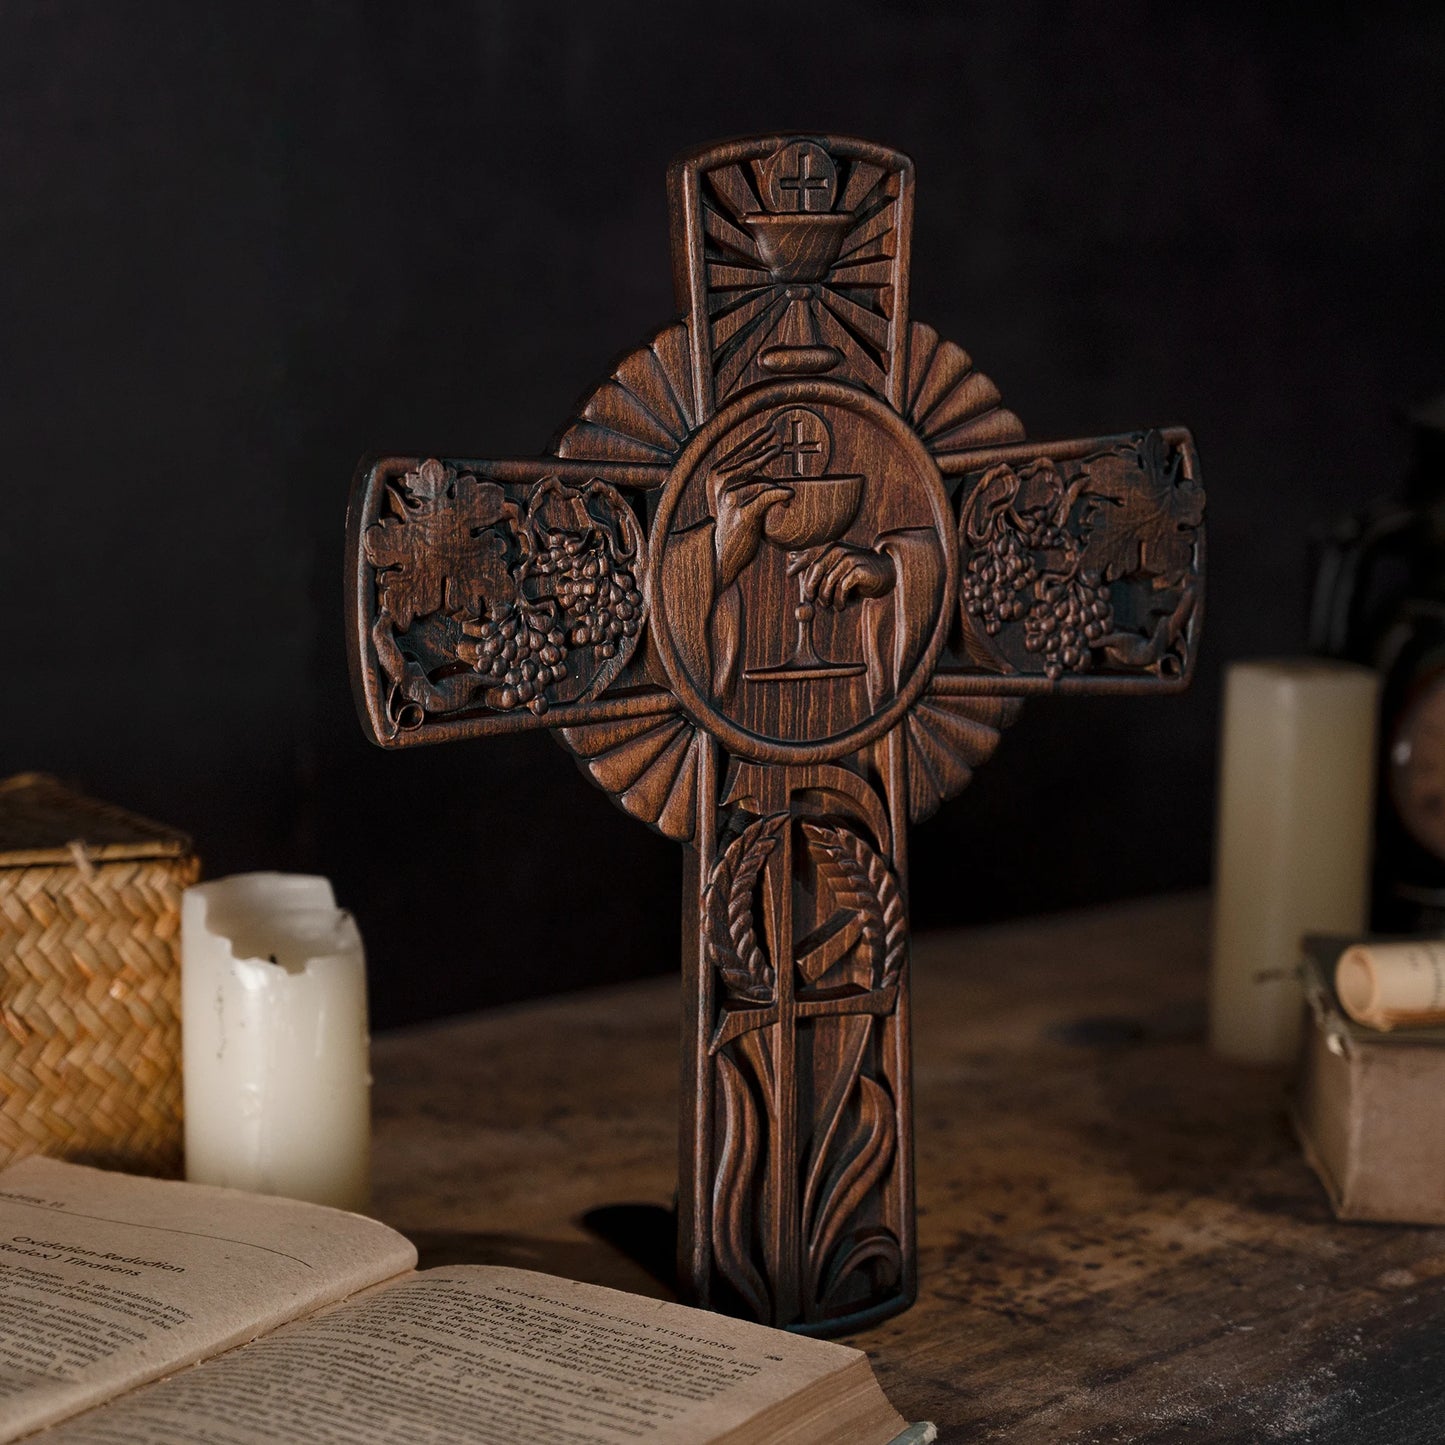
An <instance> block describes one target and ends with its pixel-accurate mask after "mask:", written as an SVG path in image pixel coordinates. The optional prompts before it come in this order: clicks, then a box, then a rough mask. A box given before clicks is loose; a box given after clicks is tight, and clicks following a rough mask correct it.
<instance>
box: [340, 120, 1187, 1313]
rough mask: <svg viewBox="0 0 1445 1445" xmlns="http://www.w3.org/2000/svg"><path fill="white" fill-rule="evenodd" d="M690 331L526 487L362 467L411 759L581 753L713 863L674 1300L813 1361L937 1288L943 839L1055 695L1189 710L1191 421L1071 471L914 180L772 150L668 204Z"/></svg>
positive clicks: (361, 541) (649, 355)
mask: <svg viewBox="0 0 1445 1445" xmlns="http://www.w3.org/2000/svg"><path fill="white" fill-rule="evenodd" d="M668 195H669V205H670V210H671V215H672V244H673V260H674V277H675V282H676V289H677V295H678V302H679V309H680V310H681V312H682V313H683V314H682V317H681V319H679V320H677V321H674V322H672V323H670V324H669V325H666V326H664V327H662V328H661V329H660V330H659V331H658V332H657V333H656V334H655V335H654V336H652V337H651V338H650V339H649V340H648V341H647V342H646V343H645V344H644V345H642V346H640V347H638V348H636V349H634V350H633V351H631V352H629V353H627V354H626V355H625V356H624V357H623V358H622V359H621V360H620V361H619V362H618V363H617V364H616V366H615V368H614V370H613V372H612V373H611V375H610V376H608V377H607V378H606V379H605V380H604V381H603V382H602V383H601V384H600V385H599V386H598V387H597V388H596V389H595V390H594V391H593V392H592V393H591V394H590V395H589V396H588V397H587V398H586V399H585V401H584V402H583V404H582V405H581V406H580V408H579V410H578V412H577V414H576V415H575V416H574V417H573V418H572V419H571V420H570V421H569V422H568V423H567V425H566V426H565V427H564V428H563V430H562V432H561V433H560V434H559V437H558V439H557V441H556V443H555V444H554V447H553V452H554V455H553V456H552V457H548V458H540V459H533V460H528V461H503V462H452V461H444V460H438V459H435V458H433V459H427V460H422V459H419V458H390V459H383V460H381V461H377V462H371V463H365V464H363V467H362V470H361V472H360V474H359V475H358V481H357V484H356V489H355V493H354V497H353V505H352V512H351V518H350V523H349V544H348V545H349V548H350V557H349V562H348V570H349V579H350V581H349V588H350V602H349V607H350V613H351V615H350V621H349V625H348V636H349V642H350V648H351V661H352V671H353V679H354V682H355V688H356V694H357V700H358V705H359V707H360V709H361V712H362V716H363V719H364V721H365V725H366V727H367V729H368V731H369V732H370V734H371V736H372V737H373V739H374V740H375V741H377V742H380V743H382V744H383V745H386V746H393V747H394V746H405V745H409V744H412V743H418V742H426V741H432V740H437V741H440V740H445V739H449V738H455V737H465V736H480V735H487V734H491V733H498V732H507V731H513V730H517V729H524V728H534V727H550V728H553V729H555V732H556V735H557V736H558V738H559V740H560V741H561V742H562V743H563V744H564V746H566V747H567V748H568V749H569V750H570V751H571V752H572V753H573V754H574V756H575V757H576V759H577V760H578V762H579V763H580V764H581V765H582V766H583V767H584V769H585V770H586V771H587V773H588V774H589V775H590V776H591V777H592V778H593V779H594V781H596V782H597V783H598V784H599V785H600V786H601V787H603V788H604V789H606V791H607V792H608V793H609V794H610V795H611V796H612V797H613V798H614V800H615V801H617V802H618V804H619V805H620V806H621V807H623V808H624V809H626V810H627V811H628V812H629V813H631V814H632V815H633V816H634V817H637V818H639V819H641V820H642V821H644V822H645V823H647V824H648V825H649V826H651V827H654V828H656V829H657V830H658V831H660V832H662V833H664V834H665V835H666V836H668V837H671V838H674V839H676V840H678V841H679V842H681V843H683V844H684V846H685V854H684V856H685V860H686V861H685V888H686V894H685V902H684V918H685V924H684V939H683V959H682V964H683V985H684V987H683V994H684V1018H683V1033H684V1049H683V1087H682V1131H681V1132H682V1138H681V1164H680V1170H679V1190H678V1193H679V1230H678V1235H679V1256H678V1260H679V1276H680V1283H681V1285H682V1288H683V1290H684V1291H685V1292H686V1293H688V1294H690V1295H691V1296H692V1297H693V1298H694V1299H696V1300H697V1301H699V1302H701V1303H704V1304H708V1305H711V1306H713V1307H715V1308H722V1309H727V1310H731V1311H735V1312H738V1313H743V1314H749V1315H752V1316H754V1317H756V1318H759V1319H762V1320H765V1321H768V1322H770V1323H773V1324H777V1325H782V1326H786V1327H788V1328H791V1329H796V1330H801V1331H805V1332H809V1333H820V1334H825V1333H834V1332H838V1331H843V1330H848V1329H853V1328H858V1327H860V1326H862V1325H863V1324H866V1323H869V1322H872V1321H876V1320H878V1319H881V1318H883V1317H884V1316H886V1315H888V1314H890V1313H892V1312H894V1311H896V1310H899V1309H902V1308H904V1307H906V1306H907V1305H908V1304H909V1302H910V1301H911V1300H912V1298H913V1295H914V1291H915V1288H916V1276H917V1261H916V1245H915V1237H914V1221H913V1155H912V1114H911V1108H912V1103H911V1100H912V1084H911V1057H910V1048H911V1044H910V1017H909V999H908V868H907V860H908V853H907V830H908V826H909V824H910V823H912V822H915V821H917V820H918V819H920V818H923V817H926V816H927V815H928V814H929V813H930V812H932V811H933V810H934V809H935V808H937V807H938V806H939V804H940V803H941V802H942V801H943V800H944V799H945V798H947V797H949V796H951V795H953V794H954V793H957V792H958V791H959V790H960V789H961V788H963V787H964V786H965V785H966V784H967V782H968V781H969V779H970V778H971V776H972V773H973V770H974V769H975V768H977V767H978V766H980V765H981V764H982V763H983V762H984V761H985V760H987V758H988V757H989V756H990V755H991V754H992V752H993V750H994V748H995V746H996V745H997V743H998V741H999V738H1000V735H1001V733H1002V730H1003V729H1004V728H1005V727H1006V726H1007V725H1008V723H1009V722H1010V721H1011V720H1012V719H1013V717H1014V715H1015V713H1016V712H1017V709H1018V707H1019V705H1020V700H1021V699H1022V697H1024V696H1028V695H1034V694H1041V693H1071V692H1079V691H1084V692H1091V691H1100V692H1134V691H1139V692H1155V693H1168V692H1172V691H1176V690H1177V689H1178V688H1180V687H1182V686H1183V685H1184V684H1185V683H1186V682H1187V680H1188V678H1189V675H1190V672H1191V670H1192V668H1193V665H1194V659H1195V657H1196V655H1197V649H1198V638H1199V629H1200V625H1201V618H1202V597H1203V592H1202V587H1203V568H1204V532H1203V516H1204V494H1203V490H1202V487H1201V485H1200V481H1199V471H1198V459H1197V456H1196V455H1195V451H1194V447H1193V443H1192V441H1191V439H1190V437H1189V435H1188V433H1187V432H1184V431H1182V430H1180V429H1166V430H1143V431H1137V432H1130V433H1126V434H1123V435H1118V436H1106V437H1095V438H1082V439H1073V440H1068V441H1062V442H1048V443H1038V442H1029V441H1027V440H1026V439H1025V433H1024V429H1023V425H1022V423H1021V422H1020V421H1019V419H1018V417H1016V416H1015V415H1014V414H1013V413H1012V412H1011V411H1009V410H1008V409H1007V408H1006V407H1005V406H1004V405H1003V403H1002V399H1001V397H1000V395H999V392H998V389H997V388H996V387H995V386H994V384H993V383H992V382H991V381H990V380H989V379H988V377H986V376H985V375H984V374H983V373H982V372H980V371H979V370H978V369H977V368H976V367H975V366H974V363H973V360H972V358H971V357H969V355H968V354H967V353H966V352H965V351H963V350H962V348H960V347H958V346H956V345H954V344H953V343H952V342H949V341H947V340H945V339H943V338H942V337H940V336H939V335H938V333H937V332H935V331H934V330H932V328H930V327H928V326H926V325H924V324H923V323H921V322H917V321H914V320H913V319H912V318H911V316H910V314H909V304H908V297H909V271H910V260H909V242H910V234H911V227H912V219H913V168H912V165H911V164H910V162H909V161H908V160H907V159H906V157H903V156H901V155H900V154H898V153H897V152H896V151H891V150H888V149H886V148H884V147H882V146H878V145H874V144H871V143H869V142H865V141H858V140H853V139H850V138H847V137H840V136H826V135H793V134H775V135H767V136H757V137H751V138H745V139H741V140H735V141H728V142H725V143H723V144H721V145H716V146H710V147H706V148H704V149H702V150H698V151H695V152H692V153H690V154H688V155H686V156H683V157H682V158H681V159H680V160H679V161H678V162H676V163H675V164H674V166H673V167H672V169H671V171H670V172H669V177H668Z"/></svg>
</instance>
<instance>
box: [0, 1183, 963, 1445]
mask: <svg viewBox="0 0 1445 1445" xmlns="http://www.w3.org/2000/svg"><path fill="white" fill-rule="evenodd" d="M415 1264H416V1251H415V1250H414V1249H413V1248H412V1246H411V1245H410V1244H409V1243H408V1242H407V1241H406V1240H405V1239H404V1238H403V1237H402V1236H401V1235H399V1234H397V1233H396V1232H395V1231H393V1230H390V1229H388V1228H386V1226H385V1225H382V1224H378V1223H376V1221H374V1220H370V1219H363V1218H362V1217H361V1216H359V1215H355V1214H345V1213H342V1212H341V1211H339V1210H334V1209H324V1208H321V1207H320V1206H318V1205H313V1204H299V1203H295V1202H293V1201H291V1200H284V1199H274V1198H270V1197H267V1196H264V1195H256V1194H243V1193H240V1192H238V1191H235V1190H230V1189H213V1188H209V1187H207V1186H204V1185H198V1184H178V1183H169V1182H165V1181H162V1180H156V1179H138V1178H133V1177H131V1176H128V1175H123V1174H108V1173H104V1172H101V1171H99V1170H95V1169H85V1168H82V1167H80V1166H78V1165H74V1164H61V1163H57V1162H55V1161H53V1160H47V1159H27V1160H25V1161H23V1162H22V1163H20V1164H17V1165H15V1166H14V1167H12V1168H10V1169H8V1170H6V1171H5V1172H4V1173H0V1445H5V1442H8V1441H12V1440H20V1439H23V1438H25V1437H27V1436H29V1435H31V1434H32V1432H36V1431H42V1432H43V1433H42V1434H41V1435H40V1436H39V1437H38V1441H39V1445H263V1442H264V1445H312V1442H314V1445H393V1442H405V1445H523V1442H528V1441H534V1440H535V1441H537V1442H545V1445H637V1442H643V1445H711V1442H728V1445H771V1442H778V1445H783V1442H786V1445H824V1442H827V1445H888V1442H890V1441H893V1440H894V1439H895V1437H897V1438H898V1439H899V1440H900V1441H909V1442H920V1445H921V1442H923V1441H927V1440H931V1439H933V1438H934V1435H933V1431H932V1427H931V1426H915V1427H913V1429H911V1430H908V1431H906V1432H905V1428H904V1421H903V1420H902V1418H901V1417H900V1416H899V1415H898V1414H897V1413H896V1412H895V1411H894V1410H893V1409H892V1408H891V1407H890V1405H889V1404H888V1402H887V1400H886V1399H885V1398H884V1396H883V1392H882V1390H881V1389H880V1388H879V1387H878V1383H877V1381H876V1380H875V1379H874V1378H873V1372H872V1370H871V1369H870V1368H869V1365H868V1360H867V1357H866V1356H865V1355H863V1354H862V1353H861V1352H859V1351H858V1350H852V1349H848V1348H846V1347H845V1346H842V1345H836V1344H829V1343H826V1342H824V1341H821V1340H812V1339H805V1338H801V1337H799V1336H796V1335H789V1334H785V1333H783V1332H781V1331H779V1330H771V1329H766V1328H764V1327H762V1326H760V1325H751V1324H744V1323H742V1322H740V1321H738V1320H731V1319H725V1318H723V1317H722V1316H720V1315H714V1314H708V1313H706V1312H704V1311H702V1310H694V1309H687V1308H685V1307H684V1306H682V1305H676V1304H668V1303H665V1302H663V1301H661V1300H652V1299H643V1298H641V1297H639V1296H637V1295H630V1294H623V1293H621V1292H620V1291H618V1290H610V1289H602V1288H599V1287H598V1286H595V1285H585V1284H577V1283H574V1282H573V1281H570V1280H562V1279H557V1278H555V1277H554V1276H551V1275H544V1274H533V1273H530V1272H528V1271H525V1270H516V1269H501V1268H484V1267H476V1266H465V1267H457V1268H449V1269H432V1270H423V1271H421V1272H420V1273H417V1272H416V1271H415V1270H414V1268H413V1267H414V1266H415ZM191 1367H194V1368H191ZM46 1427H49V1428H48V1429H47V1428H46ZM901 1432H902V1433H901Z"/></svg>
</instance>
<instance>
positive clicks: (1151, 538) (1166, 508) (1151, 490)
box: [1080, 431, 1204, 587]
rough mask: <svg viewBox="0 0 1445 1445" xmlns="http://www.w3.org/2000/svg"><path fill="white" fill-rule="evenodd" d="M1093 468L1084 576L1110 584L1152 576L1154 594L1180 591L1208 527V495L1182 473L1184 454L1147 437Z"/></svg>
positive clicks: (1092, 461)
mask: <svg viewBox="0 0 1445 1445" xmlns="http://www.w3.org/2000/svg"><path fill="white" fill-rule="evenodd" d="M1087 466H1088V492H1087V497H1088V511H1087V513H1086V516H1085V522H1084V528H1085V532H1086V534H1087V538H1086V541H1085V546H1084V555H1083V558H1082V561H1081V564H1080V565H1081V568H1082V570H1083V571H1086V572H1097V573H1098V574H1099V575H1100V576H1101V577H1102V578H1103V579H1104V581H1106V582H1114V581H1117V580H1118V579H1119V578H1121V577H1151V578H1153V579H1155V580H1154V585H1155V586H1156V587H1178V586H1180V585H1181V584H1182V583H1183V582H1184V580H1185V579H1186V578H1187V577H1188V575H1189V573H1190V570H1191V568H1192V566H1193V561H1194V542H1195V532H1196V531H1197V529H1198V527H1199V525H1200V523H1201V522H1203V520H1204V488H1203V487H1201V486H1200V485H1199V483H1198V482H1197V481H1195V480H1194V478H1193V477H1189V476H1185V475H1183V474H1182V472H1181V455H1180V453H1178V452H1174V453H1173V454H1172V455H1171V454H1170V452H1169V449H1168V447H1167V446H1166V444H1165V442H1164V438H1163V437H1162V436H1161V435H1160V434H1159V433H1158V432H1157V431H1149V432H1145V433H1144V435H1143V436H1142V437H1141V438H1140V439H1139V441H1138V443H1137V445H1135V446H1131V447H1112V448H1110V449H1109V450H1108V451H1107V452H1103V453H1101V454H1099V455H1097V456H1093V457H1090V458H1089V459H1088V463H1087Z"/></svg>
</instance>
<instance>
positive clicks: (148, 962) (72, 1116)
mask: <svg viewBox="0 0 1445 1445" xmlns="http://www.w3.org/2000/svg"><path fill="white" fill-rule="evenodd" d="M198 872H199V868H198V864H197V861H196V859H195V857H194V856H193V855H192V853H191V845H190V840H189V839H187V838H186V837H184V836H183V835H182V834H180V833H176V832H174V831H172V830H171V829H169V828H163V827H161V826H160V825H158V824H156V823H150V822H147V821H146V820H145V819H144V818H138V817H136V816H135V815H134V814H131V813H126V812H123V811H122V810H121V809H119V808H113V807H110V806H109V805H107V804H105V803H99V802H96V801H95V800H94V799H91V798H87V797H84V796H83V795H81V794H79V793H74V792H71V791H70V790H69V789H68V788H65V787H63V786H62V785H61V784H60V783H58V782H56V781H55V779H53V778H48V777H45V776H43V775H41V774H38V773H26V774H22V775H21V776H19V777H15V778H10V779H8V780H7V781H4V782H0V1089H3V1091H4V1094H3V1098H0V1165H4V1164H6V1163H9V1162H10V1161H11V1160H13V1159H17V1158H19V1157H20V1156H21V1155H24V1154H33V1153H45V1154H51V1155H55V1156H57V1157H60V1158H67V1159H83V1160H86V1161H87V1162H90V1163H96V1164H106V1165H110V1166H112V1167H117V1168H124V1169H130V1170H134V1171H137V1172H146V1173H154V1174H175V1173H178V1172H179V1170H180V1164H181V1021H180V962H179V957H178V941H179V931H180V903H181V890H182V889H183V888H184V887H185V886H186V885H187V884H189V883H194V882H195V880H196V877H197V875H198Z"/></svg>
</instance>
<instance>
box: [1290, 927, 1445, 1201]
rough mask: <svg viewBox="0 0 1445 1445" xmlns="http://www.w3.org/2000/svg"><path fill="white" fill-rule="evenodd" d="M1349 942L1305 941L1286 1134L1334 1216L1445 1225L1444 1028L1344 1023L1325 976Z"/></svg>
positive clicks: (1346, 1020) (1329, 974)
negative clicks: (1300, 1037) (1300, 1029)
mask: <svg viewBox="0 0 1445 1445" xmlns="http://www.w3.org/2000/svg"><path fill="white" fill-rule="evenodd" d="M1357 941H1358V940H1355V939H1340V938H1307V939H1306V940H1305V946H1304V958H1303V961H1302V964H1301V975H1302V980H1303V983H1304V992H1305V1010H1306V1017H1305V1030H1304V1043H1303V1047H1302V1051H1301V1058H1300V1070H1299V1079H1298V1082H1297V1084H1296V1089H1295V1093H1294V1098H1293V1101H1292V1107H1291V1114H1292V1117H1293V1121H1294V1126H1295V1132H1296V1133H1297V1134H1298V1135H1299V1140H1300V1143H1301V1145H1302V1146H1303V1147H1304V1152H1305V1158H1306V1159H1308V1160H1309V1163H1310V1165H1311V1167H1312V1168H1313V1169H1314V1171H1315V1173H1316V1174H1318V1175H1319V1176H1320V1179H1321V1181H1322V1182H1323V1183H1324V1186H1325V1189H1326V1191H1327V1192H1328V1193H1329V1196H1330V1202H1331V1203H1332V1204H1333V1205H1334V1209H1335V1213H1336V1214H1337V1215H1338V1216H1339V1217H1340V1218H1341V1219H1363V1220H1375V1221H1378V1222H1382V1223H1392V1224H1445V1028H1430V1029H1400V1030H1396V1031H1394V1032H1391V1033H1380V1032H1378V1031H1377V1030H1375V1029H1368V1028H1365V1027H1363V1026H1362V1025H1360V1024H1357V1023H1355V1022H1354V1021H1353V1020H1351V1019H1350V1018H1349V1017H1348V1016H1347V1015H1346V1014H1345V1013H1344V1011H1343V1010H1342V1009H1341V1008H1340V1005H1339V1000H1338V999H1337V998H1336V997H1335V990H1334V981H1333V980H1334V968H1335V962H1336V960H1337V959H1338V958H1339V956H1340V954H1341V953H1342V952H1343V951H1344V949H1345V948H1346V947H1347V946H1348V945H1349V944H1350V943H1352V942H1357Z"/></svg>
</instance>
